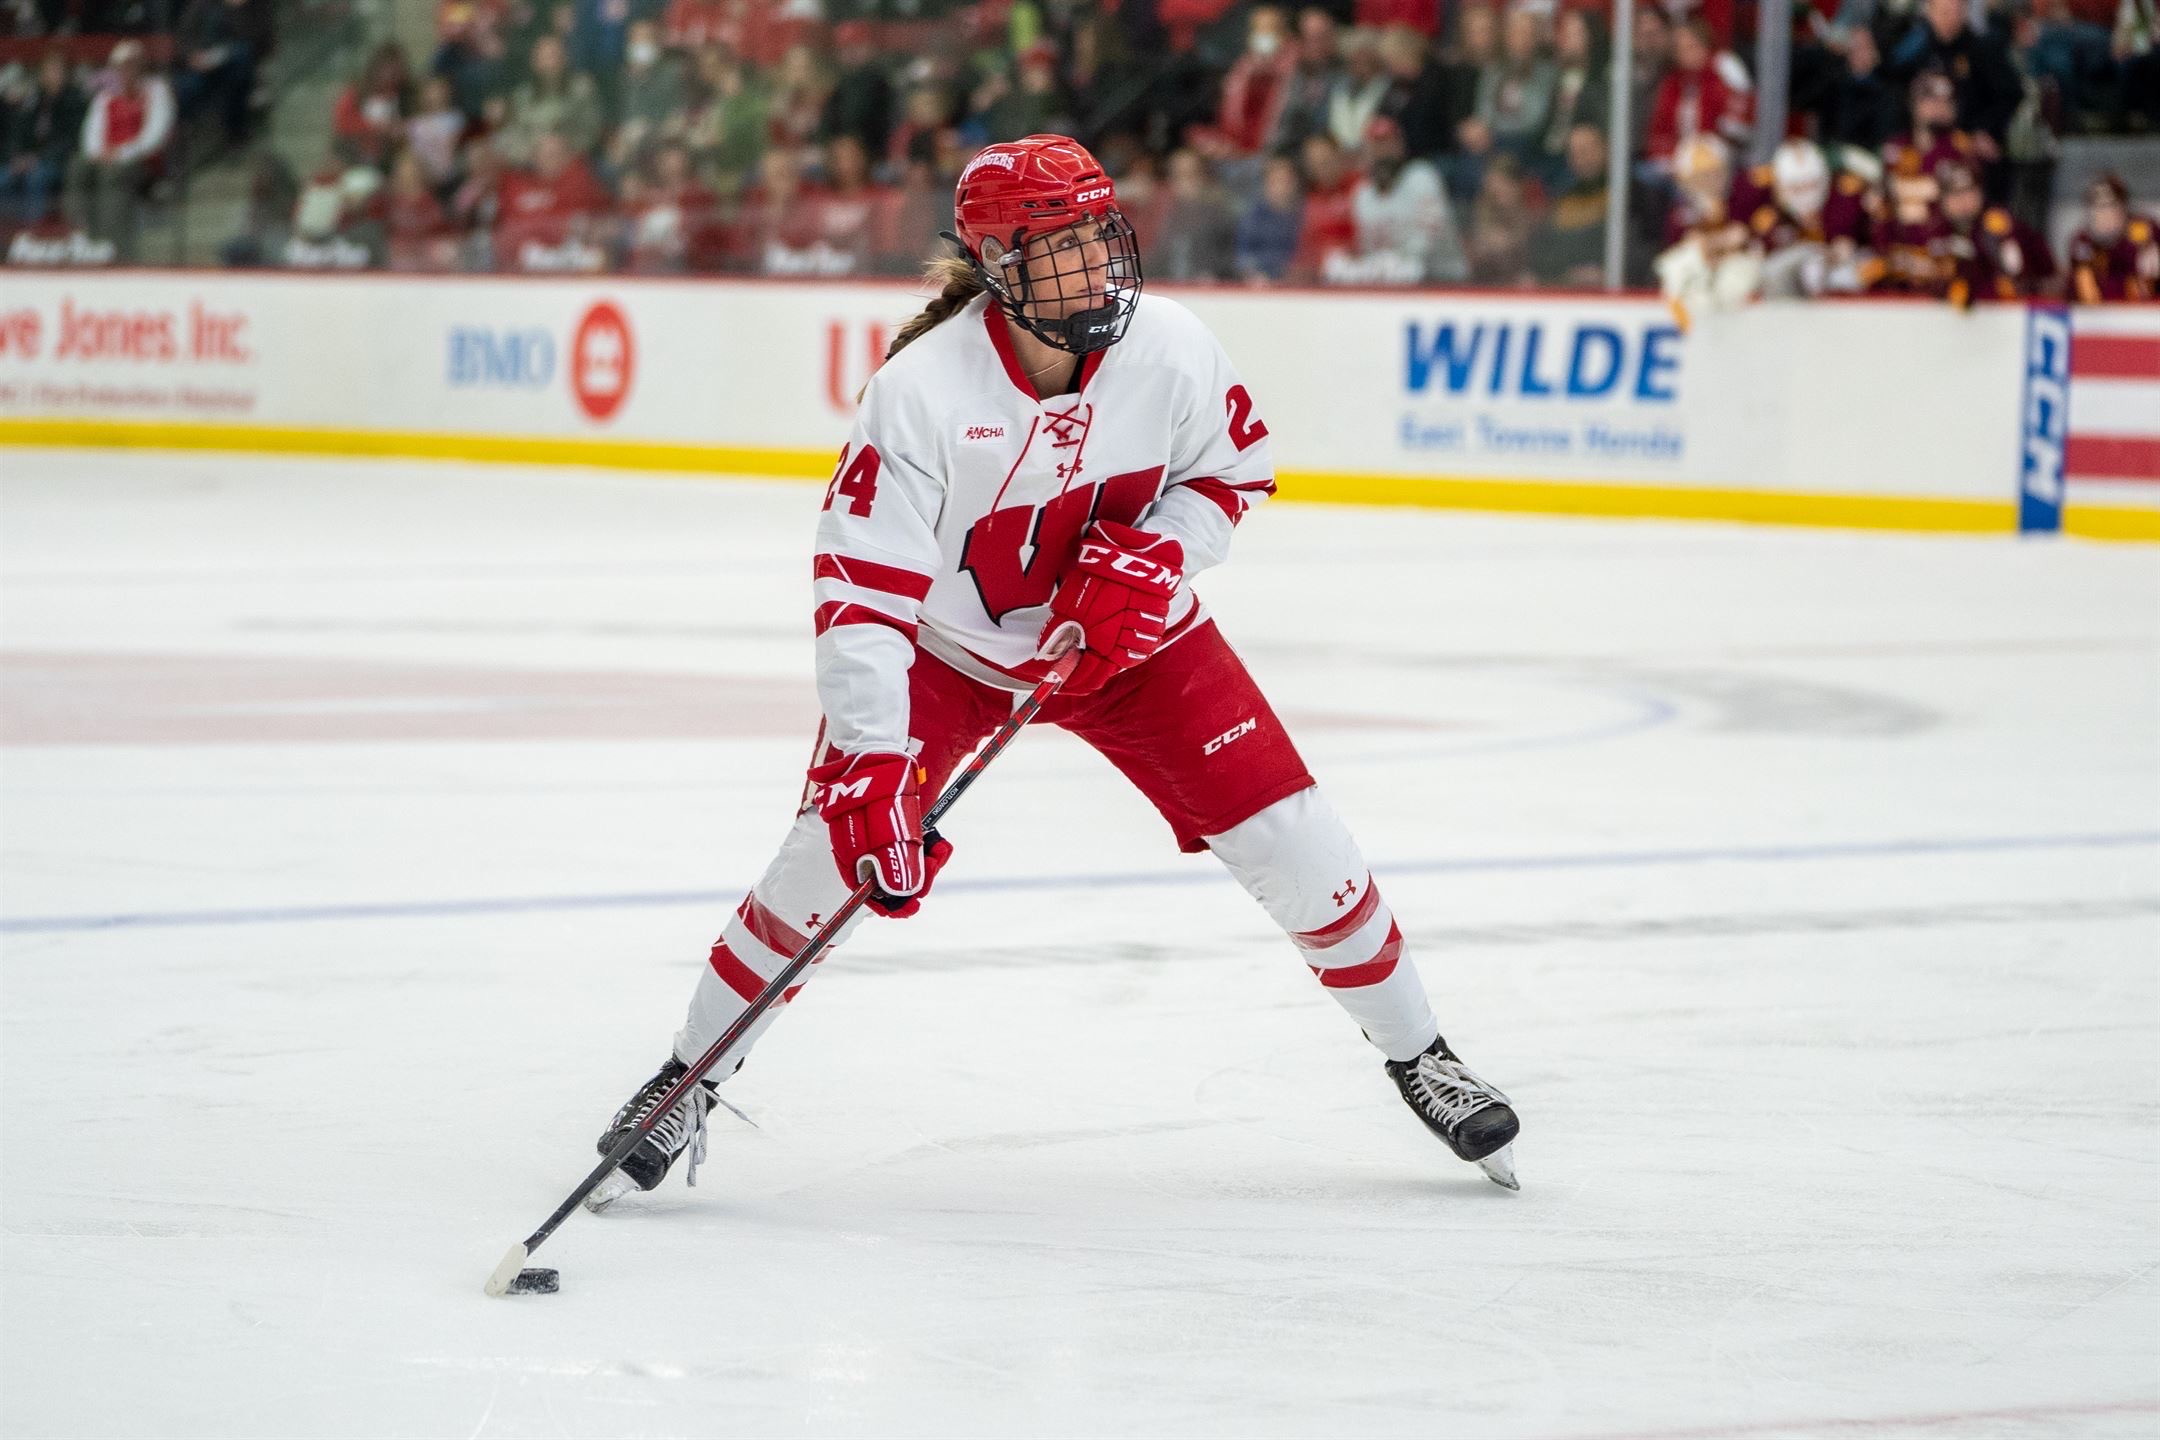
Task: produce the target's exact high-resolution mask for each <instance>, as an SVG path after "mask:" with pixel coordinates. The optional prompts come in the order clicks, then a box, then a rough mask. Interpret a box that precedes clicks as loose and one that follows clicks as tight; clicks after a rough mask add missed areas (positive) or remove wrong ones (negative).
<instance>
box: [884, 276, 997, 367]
mask: <svg viewBox="0 0 2160 1440" xmlns="http://www.w3.org/2000/svg"><path fill="white" fill-rule="evenodd" d="M923 279H925V280H927V281H929V282H930V283H931V284H933V285H935V286H937V287H938V293H937V298H936V299H934V300H932V301H931V302H930V303H929V304H927V305H925V306H923V308H922V310H921V312H920V313H919V314H917V315H916V316H914V318H912V319H910V320H909V321H908V322H907V323H906V324H905V325H902V326H901V327H900V333H899V334H897V335H895V336H893V340H892V344H891V345H889V346H887V347H886V349H885V358H886V359H887V360H890V359H892V357H893V356H895V355H897V354H899V353H900V352H901V351H902V350H904V349H906V348H907V347H908V346H909V345H910V344H912V343H913V342H914V341H915V340H916V339H918V338H920V337H921V336H922V335H923V333H924V332H926V331H928V330H929V329H930V328H931V327H933V326H936V325H940V324H942V323H944V322H945V321H947V320H950V319H951V318H952V317H953V315H954V314H955V313H956V312H957V311H959V310H960V309H962V308H963V307H964V306H966V304H967V303H968V301H970V300H973V299H974V298H975V297H976V296H977V295H980V294H982V293H983V283H982V278H981V277H980V276H978V275H977V274H976V273H975V267H974V266H973V265H970V264H969V263H968V262H967V260H966V258H965V257H963V256H959V255H940V256H938V257H937V258H935V259H933V260H932V261H930V263H928V264H927V265H925V266H923Z"/></svg>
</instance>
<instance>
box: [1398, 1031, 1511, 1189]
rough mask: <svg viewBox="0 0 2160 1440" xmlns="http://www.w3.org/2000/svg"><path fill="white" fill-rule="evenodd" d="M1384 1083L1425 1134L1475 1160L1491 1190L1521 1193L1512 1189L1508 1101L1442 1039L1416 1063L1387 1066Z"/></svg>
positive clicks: (1405, 1062)
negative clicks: (1394, 1091) (1391, 1084)
mask: <svg viewBox="0 0 2160 1440" xmlns="http://www.w3.org/2000/svg"><path fill="white" fill-rule="evenodd" d="M1387 1073H1388V1078H1389V1079H1391V1080H1393V1081H1394V1082H1395V1088H1396V1089H1398V1090H1400V1091H1401V1092H1402V1098H1403V1103H1404V1104H1406V1105H1408V1106H1409V1107H1410V1108H1411V1109H1412V1110H1415V1111H1416V1112H1417V1117H1418V1119H1420V1120H1423V1121H1424V1122H1425V1125H1426V1128H1427V1129H1429V1130H1431V1131H1432V1132H1433V1134H1435V1135H1438V1136H1439V1137H1440V1138H1441V1139H1442V1140H1445V1141H1447V1145H1448V1149H1450V1150H1453V1151H1454V1152H1455V1153H1456V1154H1457V1155H1458V1156H1460V1157H1462V1158H1463V1159H1465V1160H1474V1161H1476V1162H1477V1164H1478V1166H1479V1168H1481V1169H1482V1170H1484V1172H1485V1177H1486V1178H1487V1179H1488V1180H1490V1181H1492V1182H1493V1184H1495V1185H1504V1186H1506V1187H1507V1188H1508V1189H1510V1190H1520V1189H1522V1186H1520V1185H1518V1184H1516V1183H1515V1150H1514V1144H1515V1135H1516V1132H1518V1131H1519V1130H1521V1129H1522V1122H1521V1121H1520V1120H1517V1119H1516V1118H1515V1111H1514V1109H1513V1108H1512V1107H1511V1106H1509V1104H1508V1098H1507V1096H1505V1095H1503V1094H1501V1093H1500V1092H1499V1091H1498V1090H1496V1089H1494V1088H1493V1087H1492V1086H1491V1085H1488V1084H1486V1083H1485V1082H1484V1081H1483V1080H1480V1079H1479V1078H1478V1077H1477V1076H1476V1075H1475V1074H1473V1073H1472V1072H1471V1070H1470V1067H1469V1066H1467V1065H1465V1064H1463V1063H1462V1060H1461V1059H1460V1057H1458V1056H1457V1055H1456V1054H1455V1052H1454V1051H1452V1050H1450V1049H1448V1043H1447V1040H1446V1038H1445V1037H1441V1038H1439V1039H1436V1040H1434V1041H1433V1043H1432V1044H1430V1045H1428V1046H1427V1047H1426V1048H1425V1053H1424V1054H1422V1055H1420V1056H1418V1057H1417V1058H1416V1059H1415V1060H1390V1061H1388V1062H1387Z"/></svg>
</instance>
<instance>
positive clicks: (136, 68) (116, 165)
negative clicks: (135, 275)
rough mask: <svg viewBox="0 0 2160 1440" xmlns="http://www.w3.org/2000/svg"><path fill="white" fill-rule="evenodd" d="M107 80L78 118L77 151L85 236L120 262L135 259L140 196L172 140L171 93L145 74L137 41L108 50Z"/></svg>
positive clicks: (161, 80)
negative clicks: (109, 248)
mask: <svg viewBox="0 0 2160 1440" xmlns="http://www.w3.org/2000/svg"><path fill="white" fill-rule="evenodd" d="M110 67H111V70H110V76H109V78H108V80H107V83H106V84H105V86H104V87H103V88H102V89H100V90H99V91H98V94H97V98H95V99H93V100H92V101H91V102H90V109H89V111H88V113H86V114H85V115H84V116H83V129H82V150H83V159H84V160H85V161H86V162H88V169H87V173H86V175H85V176H84V185H85V191H86V194H85V198H86V200H87V201H88V206H89V216H88V219H89V223H90V233H91V235H92V236H93V237H95V238H97V239H99V240H109V241H111V242H112V244H113V247H114V249H115V251H116V253H117V255H118V257H119V258H120V259H121V260H122V261H132V260H133V259H134V258H135V253H136V247H137V242H138V240H139V238H140V230H141V223H142V197H143V192H144V190H145V189H146V188H148V186H149V184H150V181H151V180H152V179H153V178H154V177H155V176H156V174H157V172H158V170H159V168H160V167H161V166H162V165H163V163H164V156H165V146H166V144H167V142H168V141H170V140H171V139H172V132H173V94H172V89H171V87H170V86H168V85H167V84H166V83H165V80H164V77H163V76H159V75H152V74H150V73H149V67H148V65H147V63H146V61H145V60H144V58H143V48H142V45H141V44H140V42H138V41H134V40H123V41H121V42H120V43H119V44H118V45H115V46H113V50H112V56H111V60H110Z"/></svg>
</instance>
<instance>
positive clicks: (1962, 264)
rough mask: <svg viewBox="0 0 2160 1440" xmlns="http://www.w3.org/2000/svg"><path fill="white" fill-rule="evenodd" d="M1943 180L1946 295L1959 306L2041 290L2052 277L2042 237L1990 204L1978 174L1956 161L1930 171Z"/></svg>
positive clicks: (2052, 262) (2046, 288) (2052, 266)
mask: <svg viewBox="0 0 2160 1440" xmlns="http://www.w3.org/2000/svg"><path fill="white" fill-rule="evenodd" d="M1935 179H1936V182H1937V183H1938V184H1940V185H1941V186H1942V217H1943V224H1944V227H1945V229H1946V231H1947V233H1946V234H1945V235H1944V237H1943V242H1942V243H1943V253H1944V254H1945V256H1946V257H1947V258H1948V260H1949V269H1950V284H1949V292H1948V298H1949V300H1950V302H1951V303H1952V304H1953V305H1956V306H1958V307H1959V308H1961V309H1962V308H1963V307H1965V306H1967V305H1970V304H1971V303H1972V302H1973V301H1974V300H1975V299H1988V300H2018V299H2023V298H2025V297H2027V296H2032V295H2043V294H2046V293H2047V292H2048V291H2049V290H2050V289H2051V288H2052V286H2053V284H2054V280H2055V256H2054V255H2053V253H2051V252H2050V251H2049V249H2048V244H2047V241H2046V239H2045V238H2043V237H2042V236H2041V235H2040V233H2039V232H2038V231H2036V230H2034V229H2033V228H2032V227H2031V226H2029V225H2026V224H2024V223H2023V222H2021V221H2019V220H2017V219H2015V218H2014V217H2013V216H2012V215H2011V214H2010V212H2009V211H2008V210H2005V209H2002V208H2001V207H2000V206H1990V205H1989V204H1988V203H1987V200H1986V198H1985V196H1984V195H1983V194H1982V192H1981V189H1980V177H1979V176H1978V175H1976V174H1975V173H1973V171H1972V169H1971V168H1970V167H1968V166H1965V165H1960V164H1958V163H1957V162H1955V161H1951V162H1948V163H1946V164H1944V165H1943V166H1942V167H1941V168H1940V169H1938V170H1937V171H1936V172H1935Z"/></svg>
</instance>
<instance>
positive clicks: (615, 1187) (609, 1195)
mask: <svg viewBox="0 0 2160 1440" xmlns="http://www.w3.org/2000/svg"><path fill="white" fill-rule="evenodd" d="M637 1188H638V1187H637V1181H635V1180H632V1179H631V1178H630V1177H629V1176H627V1175H625V1174H623V1173H622V1171H620V1170H614V1171H610V1172H609V1173H608V1177H607V1179H605V1180H603V1181H601V1182H600V1184H599V1186H598V1188H596V1189H595V1190H594V1191H593V1192H592V1194H590V1195H588V1196H586V1197H585V1209H586V1210H587V1212H589V1213H591V1214H594V1215H600V1214H604V1213H605V1212H606V1211H607V1208H608V1206H610V1205H613V1204H614V1203H615V1202H616V1201H617V1200H620V1199H622V1197H623V1196H625V1195H628V1194H631V1193H632V1192H634V1191H635V1190H636V1189H637Z"/></svg>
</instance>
